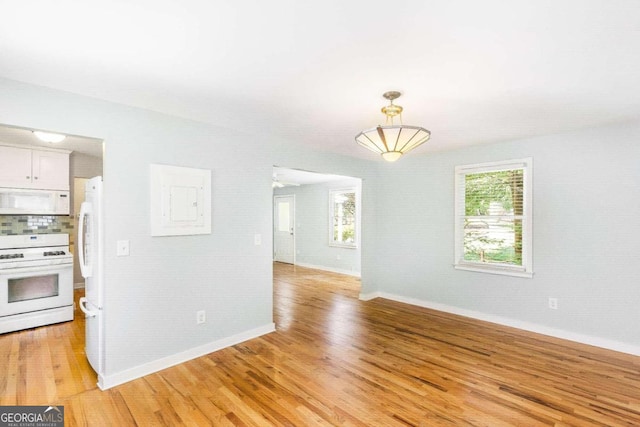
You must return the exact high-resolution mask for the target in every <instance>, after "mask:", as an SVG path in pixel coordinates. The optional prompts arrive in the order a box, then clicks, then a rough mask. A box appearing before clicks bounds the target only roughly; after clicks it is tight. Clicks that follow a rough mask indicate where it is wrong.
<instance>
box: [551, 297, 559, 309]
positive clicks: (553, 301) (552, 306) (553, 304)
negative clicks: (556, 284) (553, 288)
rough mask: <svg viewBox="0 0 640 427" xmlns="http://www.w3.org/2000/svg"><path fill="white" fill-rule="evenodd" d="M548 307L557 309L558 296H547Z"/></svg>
mask: <svg viewBox="0 0 640 427" xmlns="http://www.w3.org/2000/svg"><path fill="white" fill-rule="evenodd" d="M549 308H550V309H552V310H557V309H558V298H549Z"/></svg>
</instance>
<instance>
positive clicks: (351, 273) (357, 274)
mask: <svg viewBox="0 0 640 427" xmlns="http://www.w3.org/2000/svg"><path fill="white" fill-rule="evenodd" d="M295 265H298V266H300V267H305V268H313V269H314V270H322V271H330V272H331V273H338V274H346V275H347V276H353V277H360V272H358V271H351V270H342V269H339V268H333V267H326V266H324V265H313V264H307V263H304V262H296V264H295Z"/></svg>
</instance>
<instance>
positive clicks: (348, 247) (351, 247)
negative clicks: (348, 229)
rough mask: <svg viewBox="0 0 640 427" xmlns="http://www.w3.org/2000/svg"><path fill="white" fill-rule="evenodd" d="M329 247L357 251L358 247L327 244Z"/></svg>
mask: <svg viewBox="0 0 640 427" xmlns="http://www.w3.org/2000/svg"><path fill="white" fill-rule="evenodd" d="M329 246H330V247H332V248H344V249H358V245H348V244H344V245H341V244H340V243H329Z"/></svg>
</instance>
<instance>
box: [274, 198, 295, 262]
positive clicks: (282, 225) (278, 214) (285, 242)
mask: <svg viewBox="0 0 640 427" xmlns="http://www.w3.org/2000/svg"><path fill="white" fill-rule="evenodd" d="M294 218H295V198H294V196H275V197H274V198H273V260H274V261H278V262H285V263H287V264H294V262H295V257H294V254H295V236H294Z"/></svg>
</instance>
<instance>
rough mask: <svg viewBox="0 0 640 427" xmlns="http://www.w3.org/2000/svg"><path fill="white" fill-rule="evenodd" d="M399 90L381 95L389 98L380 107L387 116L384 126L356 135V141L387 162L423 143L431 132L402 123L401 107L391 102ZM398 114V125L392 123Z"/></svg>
mask: <svg viewBox="0 0 640 427" xmlns="http://www.w3.org/2000/svg"><path fill="white" fill-rule="evenodd" d="M400 95H401V94H400V92H396V91H391V92H385V93H384V94H383V95H382V96H383V97H384V98H386V99H388V100H389V105H387V106H386V107H382V110H381V111H382V113H383V114H384V115H385V116H386V117H387V121H386V124H385V125H384V126H381V125H378V126H377V127H375V128H372V129H368V130H365V131H362V132H360V133H359V134H358V135H356V142H357V143H358V144H360V145H362V146H363V147H364V148H367V149H369V150H371V151H373V152H376V153H379V154H382V158H383V159H385V160H386V161H388V162H395V161H396V160H398V159H399V158H400V157H402V155H403V154H404V153H407V152H409V151H411V150H413V149H414V148H416V147H417V146H419V145H422V144H424V143H425V142H427V141H428V140H429V138H430V137H431V132H429V131H428V130H426V129H425V128H422V127H419V126H407V125H403V124H402V107H401V106H399V105H395V104H394V103H393V100H394V99H397V98H398V97H400ZM396 116H398V119H399V120H400V124H399V125H394V124H393V119H394V118H395V117H396Z"/></svg>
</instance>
